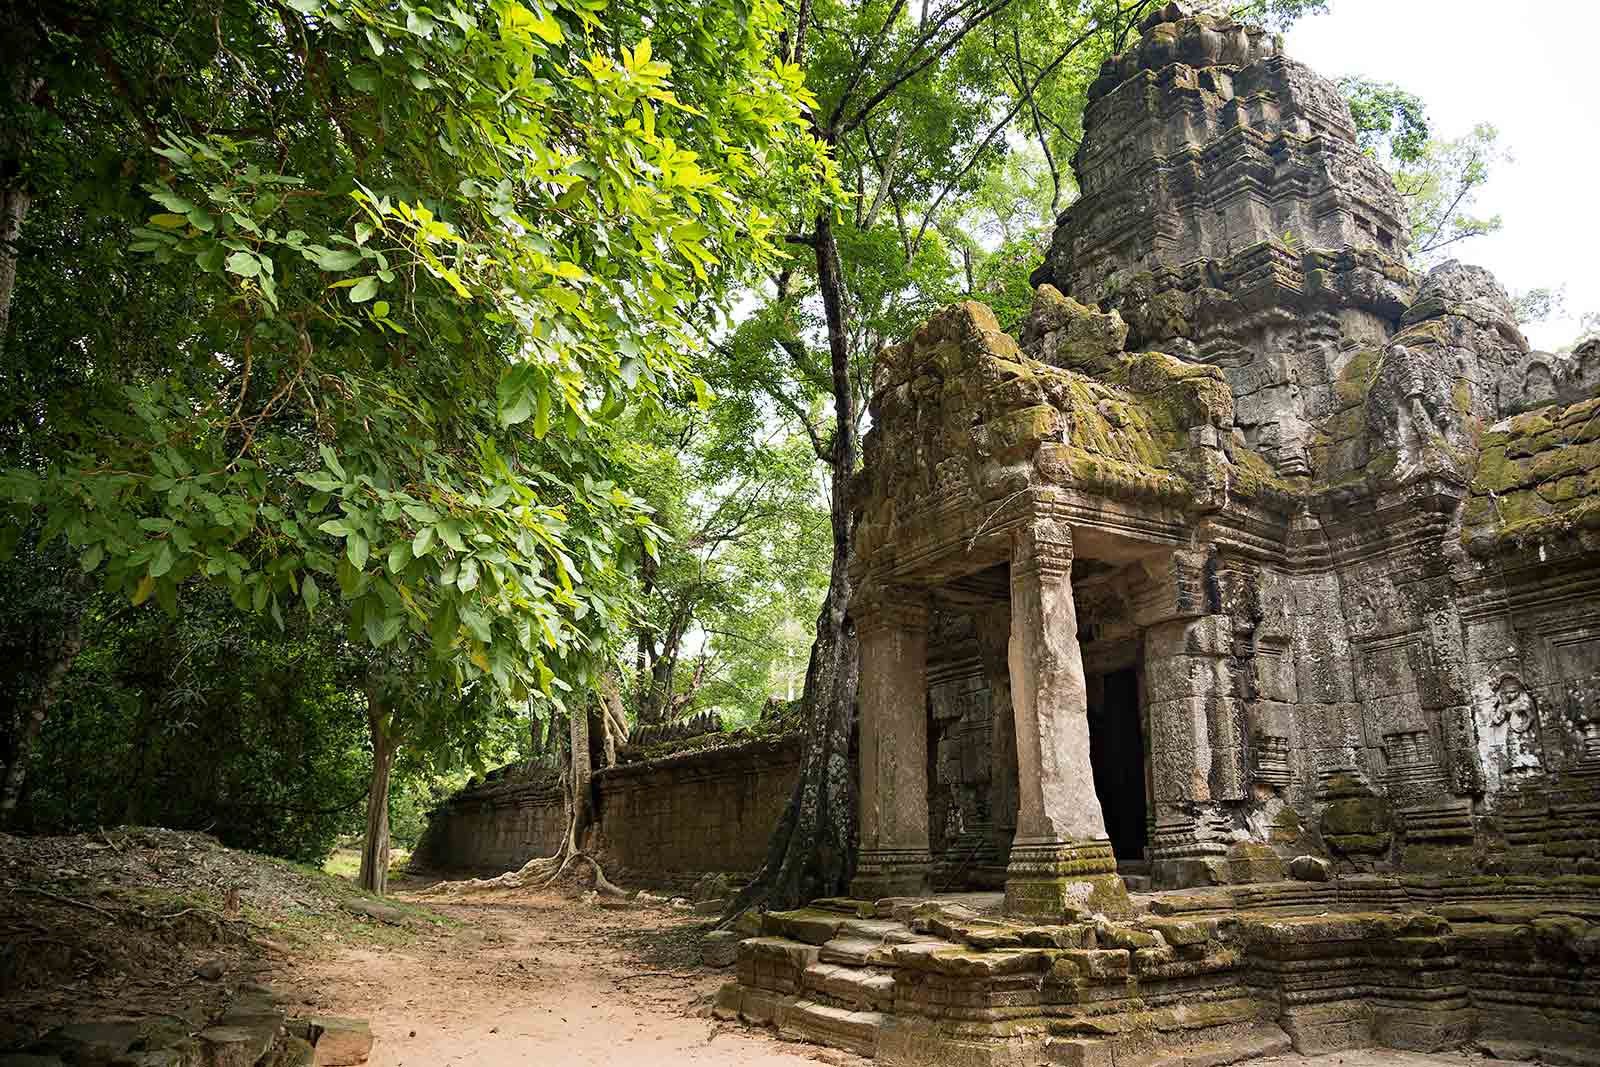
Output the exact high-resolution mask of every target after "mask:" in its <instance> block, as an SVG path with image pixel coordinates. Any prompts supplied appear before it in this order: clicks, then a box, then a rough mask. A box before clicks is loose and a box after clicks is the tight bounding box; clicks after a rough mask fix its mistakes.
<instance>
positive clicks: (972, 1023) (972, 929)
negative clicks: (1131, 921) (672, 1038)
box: [715, 899, 1290, 1067]
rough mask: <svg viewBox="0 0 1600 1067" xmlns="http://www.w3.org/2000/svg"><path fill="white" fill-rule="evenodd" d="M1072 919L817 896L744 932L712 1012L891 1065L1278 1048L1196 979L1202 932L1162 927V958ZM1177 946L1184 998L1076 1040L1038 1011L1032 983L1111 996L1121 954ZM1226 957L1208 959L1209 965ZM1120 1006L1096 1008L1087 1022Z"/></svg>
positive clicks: (1234, 996)
mask: <svg viewBox="0 0 1600 1067" xmlns="http://www.w3.org/2000/svg"><path fill="white" fill-rule="evenodd" d="M1079 918H1080V920H1081V921H1076V922H1071V923H1065V924H1059V925H1053V926H1031V927H1019V926H1016V925H1014V924H1011V923H1007V922H1004V921H1002V920H999V919H996V918H990V917H986V916H984V915H981V914H979V913H978V912H976V911H974V910H973V909H972V908H970V907H967V906H965V905H964V904H960V903H952V902H948V901H927V900H915V899H891V900H883V901H877V902H875V903H868V902H861V901H849V900H830V901H819V902H817V903H816V904H815V905H813V906H812V907H810V908H805V909H802V910H799V911H793V912H774V913H769V914H767V915H765V916H763V917H762V929H761V934H760V936H757V937H751V938H748V939H746V940H745V941H743V942H741V943H740V945H739V951H738V980H737V981H734V982H729V983H728V984H727V985H725V986H724V987H723V989H722V990H721V991H720V993H719V995H718V998H717V1004H716V1008H715V1012H716V1014H717V1015H718V1016H719V1017H721V1018H724V1019H735V1018H737V1019H742V1020H744V1021H745V1022H749V1023H754V1024H757V1025H763V1026H769V1027H772V1028H773V1029H775V1030H777V1032H778V1033H779V1034H780V1035H781V1036H783V1037H785V1038H788V1039H791V1040H796V1041H808V1042H813V1043H816V1044H822V1045H829V1046H832V1047H836V1048H843V1049H848V1050H850V1051H852V1052H855V1053H858V1054H860V1055H863V1056H869V1057H876V1058H877V1059H879V1060H880V1061H882V1062H885V1063H896V1064H899V1063H905V1064H914V1063H939V1064H952V1065H963V1067H964V1065H969V1064H970V1065H972V1067H979V1065H990V1064H995V1065H998V1064H1002V1063H1004V1064H1010V1063H1014V1062H1015V1063H1020V1062H1024V1061H1023V1060H1017V1059H1015V1057H1016V1056H1018V1055H1023V1056H1025V1057H1026V1062H1029V1063H1049V1064H1064V1065H1070V1067H1110V1065H1111V1064H1112V1058H1111V1057H1112V1056H1113V1054H1118V1055H1124V1056H1126V1055H1127V1054H1129V1053H1134V1052H1137V1053H1139V1054H1141V1059H1140V1062H1141V1063H1143V1062H1149V1063H1151V1064H1164V1065H1166V1067H1216V1065H1222V1064H1228V1063H1236V1062H1239V1061H1240V1060H1243V1059H1251V1058H1255V1057H1258V1056H1268V1055H1275V1054H1278V1053H1281V1052H1284V1051H1287V1050H1288V1049H1289V1048H1290V1042H1289V1038H1288V1036H1287V1035H1285V1034H1284V1032H1283V1031H1282V1030H1281V1029H1280V1028H1278V1027H1277V1026H1276V1024H1274V1023H1273V1022H1272V1021H1271V1020H1270V1019H1261V1018H1257V1017H1256V1016H1257V1015H1259V1014H1260V1013H1259V1011H1257V1010H1256V1008H1255V1007H1254V1006H1253V1005H1252V1003H1251V1002H1250V1000H1249V999H1248V997H1247V996H1245V990H1244V988H1243V986H1242V984H1241V983H1240V982H1238V981H1237V980H1235V979H1227V978H1224V979H1223V980H1222V981H1221V982H1218V981H1216V980H1214V979H1212V978H1208V975H1209V974H1211V973H1212V972H1216V971H1218V970H1219V967H1218V966H1212V965H1208V964H1206V963H1205V962H1204V957H1205V956H1206V954H1207V953H1208V952H1209V951H1210V950H1211V949H1212V948H1214V947H1215V945H1214V942H1213V941H1212V940H1211V939H1210V938H1208V937H1207V936H1206V931H1207V927H1206V926H1205V924H1203V923H1194V922H1190V921H1187V920H1164V921H1163V922H1164V923H1165V925H1166V926H1167V927H1168V928H1169V929H1170V930H1172V931H1173V937H1174V938H1175V939H1176V940H1177V941H1178V942H1180V943H1181V944H1180V946H1179V947H1178V948H1176V949H1174V948H1173V947H1172V946H1171V945H1170V944H1169V943H1168V942H1167V940H1166V937H1165V936H1164V935H1163V934H1159V933H1152V932H1149V931H1142V930H1138V929H1136V928H1134V927H1132V926H1129V925H1126V924H1118V923H1113V922H1111V921H1110V920H1107V919H1105V918H1104V917H1102V916H1088V915H1085V916H1081V917H1079ZM1196 932H1197V933H1196ZM1186 933H1194V934H1195V936H1186ZM1141 953H1142V955H1139V954H1141ZM1180 953H1181V954H1183V955H1184V956H1187V957H1188V958H1189V963H1188V964H1186V965H1185V967H1184V968H1183V969H1185V970H1186V971H1188V972H1191V973H1190V978H1191V979H1192V981H1191V982H1190V983H1189V988H1188V989H1187V990H1186V991H1185V998H1176V997H1174V998H1169V999H1170V1000H1171V1001H1172V1002H1171V1003H1166V1004H1163V1003H1160V1000H1161V998H1160V997H1156V998H1154V1000H1153V1001H1152V1002H1151V1003H1149V1004H1145V1003H1143V1002H1139V1003H1138V1005H1137V1007H1138V1009H1139V1012H1140V1021H1139V1023H1138V1024H1137V1025H1129V1024H1128V1023H1127V1020H1125V1019H1124V1020H1123V1021H1122V1022H1121V1023H1120V1024H1117V1025H1113V1026H1110V1027H1104V1026H1100V1025H1099V1024H1096V1025H1091V1026H1090V1027H1089V1029H1090V1031H1091V1034H1090V1035H1088V1036H1083V1037H1078V1036H1073V1035H1072V1024H1071V1023H1070V1022H1063V1023H1061V1024H1051V1023H1050V1022H1049V1021H1047V1020H1046V1019H1045V1018H1044V1017H1043V1015H1042V1014H1041V1011H1040V1006H1041V999H1042V998H1041V990H1043V989H1044V988H1045V987H1046V986H1052V987H1054V988H1055V989H1056V990H1057V994H1058V995H1059V996H1061V998H1062V999H1063V1000H1071V999H1072V997H1071V995H1070V993H1068V992H1067V991H1068V990H1071V989H1073V988H1074V987H1081V988H1083V989H1087V988H1090V987H1093V986H1095V985H1098V984H1107V985H1109V986H1111V987H1116V986H1118V985H1119V984H1120V985H1121V986H1123V987H1124V989H1126V987H1127V985H1128V983H1129V982H1130V981H1131V980H1132V972H1131V969H1132V967H1133V965H1134V960H1135V957H1136V956H1137V957H1138V959H1139V962H1140V963H1141V964H1142V965H1144V966H1145V967H1155V966H1160V965H1162V964H1161V961H1163V960H1165V961H1167V962H1178V957H1179V954H1180ZM1234 962H1235V961H1234V960H1232V959H1231V958H1228V957H1225V956H1224V957H1220V958H1217V959H1216V960H1215V961H1214V963H1216V964H1220V965H1221V966H1220V969H1221V970H1223V971H1226V970H1228V969H1230V968H1231V967H1232V966H1233V964H1234ZM1088 999H1091V1000H1093V999H1095V998H1088ZM1179 999H1191V1000H1195V1001H1199V1002H1202V1003H1200V1004H1199V1006H1198V1007H1195V1006H1190V1005H1184V1004H1180V1003H1178V1000H1179ZM1108 1000H1109V998H1108ZM1128 1006H1129V1005H1124V1004H1116V1003H1114V1002H1108V1003H1103V1004H1100V1005H1099V1006H1098V1007H1091V1009H1090V1011H1089V1012H1088V1013H1087V1014H1088V1015H1091V1016H1092V1015H1094V1014H1095V1013H1096V1012H1097V1011H1100V1009H1105V1008H1115V1009H1126V1008H1127V1007H1128ZM1100 1013H1101V1014H1102V1015H1107V1016H1109V1015H1110V1012H1105V1011H1100ZM1102 1022H1104V1020H1102ZM1097 1028H1098V1029H1101V1030H1103V1031H1104V1032H1100V1033H1093V1031H1094V1030H1096V1029H1097ZM1163 1028H1164V1030H1163ZM1057 1031H1059V1034H1057V1033H1056V1032H1057ZM1162 1032H1167V1033H1168V1034H1169V1039H1166V1040H1163V1039H1161V1038H1160V1037H1159V1036H1158V1035H1159V1034H1161V1033H1162ZM1175 1050H1176V1051H1175ZM1168 1053H1170V1055H1168Z"/></svg>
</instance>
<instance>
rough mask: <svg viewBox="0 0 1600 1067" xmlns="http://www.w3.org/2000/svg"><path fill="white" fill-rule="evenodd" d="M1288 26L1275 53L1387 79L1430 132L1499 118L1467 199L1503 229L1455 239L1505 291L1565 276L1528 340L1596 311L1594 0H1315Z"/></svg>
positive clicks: (1599, 100) (1598, 127)
mask: <svg viewBox="0 0 1600 1067" xmlns="http://www.w3.org/2000/svg"><path fill="white" fill-rule="evenodd" d="M1328 5H1329V8H1330V10H1329V13H1328V14H1326V15H1319V16H1316V17H1314V18H1308V19H1303V20H1302V21H1301V22H1300V23H1299V24H1298V25H1296V26H1295V27H1294V29H1293V30H1292V31H1290V33H1289V34H1288V38H1287V41H1286V42H1285V44H1286V48H1285V50H1286V51H1287V52H1288V53H1289V55H1290V56H1291V57H1293V58H1295V59H1298V60H1300V61H1301V62H1303V63H1306V64H1308V65H1310V66H1311V67H1313V68H1315V69H1316V70H1317V71H1318V72H1319V73H1321V74H1324V75H1326V76H1328V77H1338V76H1340V75H1344V74H1358V75H1363V76H1366V77H1369V78H1377V79H1380V80H1383V81H1392V82H1396V83H1398V84H1399V85H1401V86H1403V87H1404V88H1406V89H1409V90H1410V91H1411V92H1413V93H1416V94H1417V95H1418V96H1420V97H1422V99H1423V100H1424V101H1425V102H1426V103H1427V105H1428V115H1429V118H1430V119H1431V120H1432V123H1433V128H1434V132H1435V134H1436V135H1437V136H1441V137H1447V138H1448V137H1456V136H1459V135H1460V134H1463V133H1465V132H1467V131H1468V130H1469V129H1471V128H1472V126H1473V125H1474V124H1475V123H1478V122H1490V123H1493V124H1494V125H1495V126H1497V127H1498V128H1499V130H1500V143H1501V146H1502V147H1504V148H1506V149H1508V150H1509V151H1510V152H1511V154H1512V155H1513V156H1514V157H1515V158H1514V162H1512V163H1510V164H1507V165H1504V166H1502V167H1500V168H1499V169H1498V170H1497V171H1496V172H1495V173H1494V174H1493V175H1492V176H1491V178H1490V180H1489V182H1488V184H1487V185H1486V186H1484V189H1483V192H1482V194H1481V195H1480V196H1479V197H1478V203H1477V211H1478V212H1479V213H1481V214H1484V215H1493V214H1497V213H1498V214H1500V215H1501V216H1503V217H1504V219H1505V228H1504V229H1503V230H1502V231H1501V232H1500V233H1498V234H1494V235H1492V236H1489V237H1475V238H1472V239H1471V240H1468V241H1463V242H1462V243H1461V244H1460V245H1459V246H1457V250H1456V253H1455V254H1456V256H1457V258H1459V259H1462V260H1464V261H1466V262H1469V263H1477V264H1481V265H1482V266H1485V267H1488V268H1489V269H1490V270H1492V271H1493V272H1494V273H1495V274H1496V275H1497V276H1498V277H1499V278H1500V282H1501V284H1503V285H1504V286H1505V287H1506V288H1507V289H1512V290H1527V289H1533V288H1536V287H1539V286H1551V287H1555V286H1559V285H1563V284H1564V285H1565V286H1566V297H1567V314H1568V317H1567V318H1566V319H1563V320H1551V321H1549V322H1544V323H1534V324H1532V325H1530V326H1528V327H1525V329H1526V332H1527V333H1528V336H1529V339H1530V340H1531V341H1532V342H1533V344H1534V347H1536V348H1546V349H1548V348H1555V347H1557V346H1560V345H1563V344H1566V343H1567V342H1569V341H1571V340H1572V339H1573V338H1574V337H1575V336H1576V335H1577V332H1578V321H1577V320H1578V317H1579V316H1580V315H1582V314H1584V313H1585V312H1591V311H1594V312H1600V195H1597V193H1600V89H1597V85H1600V81H1597V80H1596V73H1597V70H1596V68H1597V66H1600V55H1597V53H1596V52H1595V43H1596V42H1597V41H1600V2H1597V0H1514V2H1513V3H1510V4H1508V3H1505V2H1504V0H1498V2H1495V3H1490V2H1488V0H1328Z"/></svg>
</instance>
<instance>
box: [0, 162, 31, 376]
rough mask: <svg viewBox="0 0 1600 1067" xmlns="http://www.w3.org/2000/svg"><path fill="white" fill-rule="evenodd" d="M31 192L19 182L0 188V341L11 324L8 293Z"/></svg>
mask: <svg viewBox="0 0 1600 1067" xmlns="http://www.w3.org/2000/svg"><path fill="white" fill-rule="evenodd" d="M32 203H33V194H32V193H31V192H29V191H28V190H27V189H25V188H23V187H22V186H21V185H15V186H12V187H10V188H5V189H0V345H4V344H5V340H6V333H7V331H8V330H9V329H10V327H11V293H12V291H13V290H14V289H15V288H16V285H17V238H18V237H19V236H21V234H22V223H23V220H24V219H26V218H27V217H28V208H29V206H30V205H32Z"/></svg>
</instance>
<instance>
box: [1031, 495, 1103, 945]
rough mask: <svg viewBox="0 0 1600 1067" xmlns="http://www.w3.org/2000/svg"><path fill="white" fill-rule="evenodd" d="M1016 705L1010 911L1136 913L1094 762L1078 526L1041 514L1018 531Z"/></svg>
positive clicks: (1055, 914) (1036, 913) (1037, 914)
mask: <svg viewBox="0 0 1600 1067" xmlns="http://www.w3.org/2000/svg"><path fill="white" fill-rule="evenodd" d="M1009 659H1010V666H1011V704H1012V707H1013V709H1014V711H1015V715H1016V741H1017V784H1018V806H1017V835H1016V839H1015V841H1014V843H1013V844H1012V846H1011V860H1010V863H1009V865H1008V867H1007V869H1006V904H1005V907H1006V911H1007V913H1009V914H1013V915H1022V916H1028V917H1036V918H1059V917H1061V916H1062V914H1063V912H1064V911H1065V910H1066V908H1068V907H1069V906H1074V905H1075V906H1079V907H1088V908H1091V909H1093V910H1095V911H1105V912H1108V913H1112V914H1120V913H1125V912H1126V911H1127V910H1128V891H1127V888H1126V887H1125V886H1124V885H1123V883H1122V879H1121V878H1119V877H1118V876H1117V873H1116V871H1117V862H1116V859H1115V857H1113V856H1112V854H1111V842H1110V840H1108V839H1107V837H1106V827H1105V819H1104V817H1103V815H1102V813H1101V811H1100V798H1099V797H1098V796H1096V795H1095V791H1094V772H1093V770H1092V768H1091V767H1090V764H1089V704H1088V694H1087V690H1086V688H1085V685H1084V678H1083V652H1082V649H1080V648H1079V646H1078V615H1077V609H1076V607H1075V605H1074V604H1073V599H1072V531H1071V530H1070V529H1068V528H1067V527H1066V526H1064V525H1062V524H1060V523H1057V522H1053V521H1051V520H1048V519H1032V520H1030V521H1029V522H1028V523H1027V524H1026V525H1024V526H1023V527H1021V528H1019V529H1018V530H1017V531H1016V532H1015V533H1013V535H1012V551H1011V640H1010V656H1009Z"/></svg>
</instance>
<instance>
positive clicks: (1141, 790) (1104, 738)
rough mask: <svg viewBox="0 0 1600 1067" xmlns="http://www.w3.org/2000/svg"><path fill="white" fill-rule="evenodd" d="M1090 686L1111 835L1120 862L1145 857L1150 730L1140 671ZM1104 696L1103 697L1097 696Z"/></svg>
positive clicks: (1094, 755)
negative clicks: (1143, 715) (1142, 712)
mask: <svg viewBox="0 0 1600 1067" xmlns="http://www.w3.org/2000/svg"><path fill="white" fill-rule="evenodd" d="M1098 681H1099V682H1100V684H1099V685H1095V684H1093V683H1092V682H1091V684H1090V686H1089V763H1090V766H1091V767H1093V769H1094V791H1095V794H1096V795H1097V796H1098V797H1099V798H1100V809H1101V811H1102V812H1103V813H1104V814H1105V820H1106V836H1107V837H1109V838H1111V851H1112V852H1113V853H1115V854H1116V857H1117V859H1119V860H1124V861H1127V860H1142V859H1144V845H1145V816H1146V812H1147V808H1146V801H1145V773H1144V762H1145V761H1144V730H1143V729H1142V727H1141V726H1140V721H1139V720H1140V716H1139V672H1138V671H1137V670H1135V669H1133V668H1129V669H1126V670H1119V671H1111V672H1109V673H1107V674H1105V675H1102V676H1101V677H1100V679H1098ZM1097 698H1098V699H1097Z"/></svg>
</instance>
